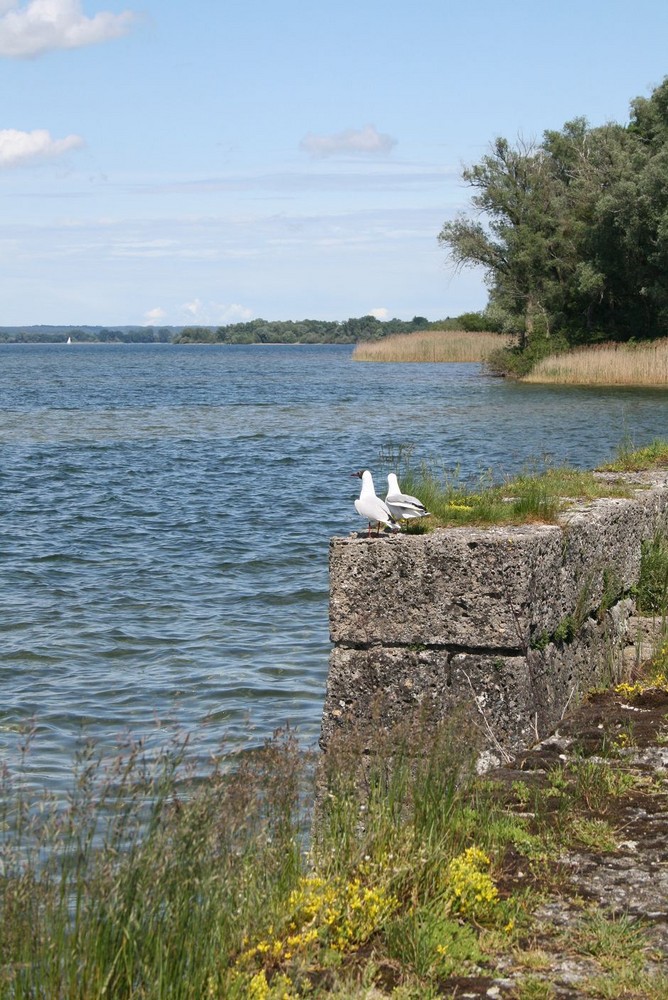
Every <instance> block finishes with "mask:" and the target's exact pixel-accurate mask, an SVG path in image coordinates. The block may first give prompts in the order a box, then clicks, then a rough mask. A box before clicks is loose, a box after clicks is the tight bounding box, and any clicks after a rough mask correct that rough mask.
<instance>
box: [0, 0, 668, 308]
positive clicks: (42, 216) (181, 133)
mask: <svg viewBox="0 0 668 1000" xmlns="http://www.w3.org/2000/svg"><path fill="white" fill-rule="evenodd" d="M666 74H668V4H667V3H665V0H635V2H633V3H631V2H628V0H627V2H619V0H560V2H559V3H553V4H547V3H539V2H537V0H505V2H504V0H468V2H466V3H463V2H454V0H415V2H414V3H412V4H407V3H398V2H397V0H383V2H382V3H381V2H380V0H378V2H377V0H338V2H337V3H336V4H332V5H329V4H322V3H310V4H307V3H306V2H304V0H301V2H296V0H283V2H281V3H279V2H276V0H192V2H186V0H137V2H134V0H121V2H117V0H0V95H2V96H1V97H0V203H1V206H2V210H1V211H2V227H1V228H0V269H1V274H2V278H1V279H0V289H1V296H0V326H7V325H19V324H36V323H54V324H63V323H72V324H105V325H113V324H119V325H120V324H149V323H151V324H155V325H163V324H164V325H181V324H193V323H197V324H200V323H201V324H206V325H212V324H214V325H215V324H219V323H229V322H236V321H239V320H246V319H251V318H254V317H257V316H262V317H264V318H265V319H302V318H304V317H312V318H320V319H339V320H341V319H346V318H347V317H349V316H361V315H364V314H365V313H370V312H372V313H374V314H375V315H377V316H378V317H379V318H385V317H391V316H397V317H400V318H402V319H410V318H411V317H412V316H413V315H416V314H418V315H422V316H426V317H428V318H429V319H440V318H443V317H445V316H448V315H451V316H452V315H457V314H458V313H460V312H462V311H465V310H469V309H479V308H482V307H483V306H484V304H485V301H486V293H485V287H484V283H483V281H482V275H481V274H479V273H477V272H475V271H464V272H461V273H459V274H456V273H454V272H453V270H452V268H451V267H450V266H449V264H448V261H447V258H446V256H445V253H444V251H443V250H442V249H441V248H440V247H439V246H438V243H437V235H438V232H439V230H440V228H441V226H442V224H443V222H444V221H445V220H446V219H450V218H452V217H454V215H456V213H457V212H458V211H462V210H466V208H467V205H468V197H469V192H468V190H467V188H466V186H465V185H464V184H463V183H462V181H461V177H460V175H461V168H462V166H463V165H465V164H467V163H471V162H475V161H476V160H477V159H479V158H480V157H481V156H482V155H484V153H485V152H486V150H487V147H488V145H489V143H490V141H491V140H492V139H493V138H494V137H495V136H497V135H504V136H506V137H507V138H509V139H511V140H514V139H516V138H518V137H520V136H522V137H524V138H525V139H528V138H540V136H541V134H542V132H543V131H544V130H545V129H548V128H560V127H561V126H562V125H563V123H564V122H565V121H567V120H568V119H570V118H573V117H576V116H578V115H584V116H585V117H587V118H588V120H589V121H590V122H591V124H593V125H597V124H601V123H603V122H605V121H610V120H615V121H619V122H625V121H627V120H628V108H629V101H630V100H631V99H632V98H633V97H636V96H647V95H649V93H650V92H651V89H652V87H654V86H656V85H657V84H658V83H660V82H661V80H662V79H663V77H664V76H665V75H666Z"/></svg>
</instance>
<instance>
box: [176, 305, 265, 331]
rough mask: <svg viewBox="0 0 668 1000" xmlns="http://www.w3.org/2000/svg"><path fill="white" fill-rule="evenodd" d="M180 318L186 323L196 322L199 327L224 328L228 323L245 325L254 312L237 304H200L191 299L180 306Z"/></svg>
mask: <svg viewBox="0 0 668 1000" xmlns="http://www.w3.org/2000/svg"><path fill="white" fill-rule="evenodd" d="M181 311H182V314H183V315H182V318H181V321H183V319H185V322H186V323H192V321H193V320H196V321H197V323H198V324H199V325H200V326H225V325H227V324H228V323H245V322H246V321H247V320H249V319H252V318H253V316H254V315H255V312H254V311H253V310H252V309H249V308H248V306H243V305H241V304H240V303H239V302H232V303H231V304H230V305H224V304H222V303H220V302H202V300H201V299H197V298H196V299H193V300H192V301H191V302H184V303H183V305H182V306H181Z"/></svg>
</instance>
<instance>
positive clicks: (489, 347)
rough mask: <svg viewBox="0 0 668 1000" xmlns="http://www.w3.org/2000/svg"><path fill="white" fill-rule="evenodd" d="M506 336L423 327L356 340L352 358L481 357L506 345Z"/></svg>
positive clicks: (453, 359)
mask: <svg viewBox="0 0 668 1000" xmlns="http://www.w3.org/2000/svg"><path fill="white" fill-rule="evenodd" d="M509 343H510V339H509V338H508V337H504V336H500V335H499V334H497V333H469V332H467V331H465V330H423V331H419V332H418V333H399V334H394V335H391V336H389V337H384V338H383V339H382V340H374V341H370V342H365V343H361V344H357V345H356V347H355V350H354V351H353V361H402V362H403V361H438V362H449V363H454V362H464V361H484V360H485V359H486V358H487V357H488V355H489V354H491V353H492V351H494V350H497V349H498V348H499V347H507V346H508V344H509Z"/></svg>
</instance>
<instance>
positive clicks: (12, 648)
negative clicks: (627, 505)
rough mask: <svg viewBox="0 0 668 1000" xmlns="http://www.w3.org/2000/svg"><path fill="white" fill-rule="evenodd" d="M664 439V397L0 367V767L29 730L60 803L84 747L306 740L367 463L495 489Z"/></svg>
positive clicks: (277, 369) (98, 361) (141, 352)
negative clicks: (129, 740) (421, 467)
mask: <svg viewBox="0 0 668 1000" xmlns="http://www.w3.org/2000/svg"><path fill="white" fill-rule="evenodd" d="M657 435H660V436H666V437H668V396H667V395H666V393H664V392H658V391H639V390H616V391H611V390H585V389H578V388H572V389H560V388H548V387H540V386H520V385H516V384H513V383H510V382H505V381H503V380H498V379H493V378H490V377H487V376H485V375H482V374H481V373H480V370H479V368H478V366H477V365H429V364H425V365H368V364H356V363H353V362H351V360H350V348H348V347H340V346H324V347H282V346H272V347H259V346H248V347H242V346H237V347H185V346H183V347H180V346H172V345H74V346H72V347H66V346H65V345H3V346H0V445H1V447H2V465H1V467H0V511H1V518H0V559H1V563H2V576H1V579H0V690H1V692H2V699H1V702H0V761H1V760H3V759H8V760H10V761H11V759H12V758H13V757H14V756H15V754H16V752H17V739H18V737H17V731H18V729H19V728H20V727H21V726H22V725H24V724H26V723H27V722H28V720H31V719H34V720H35V721H36V730H37V732H36V738H35V743H34V749H33V751H31V754H32V761H33V767H34V768H35V769H36V770H37V771H38V772H39V776H40V779H41V780H43V781H44V782H46V783H47V784H51V785H52V786H54V787H58V786H60V785H61V784H62V782H63V781H64V780H65V778H66V776H67V775H68V774H69V771H70V767H71V760H72V753H73V750H74V748H75V747H76V745H77V742H78V741H79V739H80V737H81V734H82V733H83V732H85V733H87V734H90V735H92V736H94V737H95V738H96V739H98V740H100V741H101V742H102V743H103V744H104V743H113V741H114V740H115V739H116V738H117V736H118V734H120V733H123V732H126V731H132V732H133V733H136V734H138V735H144V734H151V733H155V732H156V729H157V727H158V726H159V725H165V724H166V723H169V724H170V725H171V724H174V723H175V724H178V725H179V726H180V727H182V729H184V730H185V731H187V732H192V733H196V734H197V736H198V738H199V742H200V745H201V746H202V748H203V749H204V751H206V750H207V749H208V748H210V749H213V748H214V747H216V746H217V745H218V743H219V741H220V740H221V739H223V738H224V739H225V740H226V741H227V742H228V745H229V744H231V745H239V744H241V743H248V742H259V741H261V740H262V739H263V738H264V737H266V736H267V735H269V734H270V733H271V732H272V731H273V730H274V729H275V728H276V727H278V726H281V725H284V724H285V723H290V725H292V726H294V727H296V728H297V730H298V731H299V733H301V734H302V736H303V737H304V739H305V740H306V741H312V740H314V739H315V738H316V736H317V732H318V728H319V721H320V711H321V706H322V701H323V695H324V687H325V680H326V672H327V657H328V653H329V643H328V630H327V548H328V541H329V538H330V536H331V535H333V534H347V533H348V532H350V531H351V530H356V529H358V528H361V527H362V524H361V522H359V519H358V518H357V515H356V513H355V510H354V508H353V500H354V498H355V496H356V495H357V494H356V485H355V484H357V486H359V483H358V482H357V481H356V480H353V479H351V478H350V472H352V471H354V470H356V469H358V468H361V467H369V468H371V469H372V470H373V471H374V474H375V476H376V484H377V487H378V492H381V489H382V488H383V487H384V485H385V483H384V476H385V474H386V473H387V471H388V469H387V468H386V467H384V466H383V464H382V461H381V460H380V458H379V455H380V452H381V450H383V449H385V450H387V449H388V447H394V448H396V447H397V446H398V445H399V444H404V445H406V444H409V445H412V446H413V449H414V450H413V457H414V459H415V460H417V461H419V460H420V459H423V458H424V459H426V460H428V461H438V462H439V463H443V464H444V465H445V466H446V467H449V468H455V467H456V466H459V468H460V469H461V472H462V474H463V475H468V474H473V473H476V472H480V471H482V470H484V469H486V468H489V467H492V468H494V469H495V470H497V471H499V472H502V471H507V472H512V471H514V470H517V469H518V468H520V467H522V466H523V465H524V464H525V463H526V462H527V461H528V460H531V459H536V458H538V457H540V456H542V455H545V454H549V455H550V456H552V457H553V458H554V459H555V460H557V461H568V462H570V463H572V464H574V465H579V466H583V467H591V466H592V465H594V464H596V463H597V462H600V461H601V460H603V459H605V458H607V457H608V456H610V455H612V454H613V453H614V451H615V448H616V447H617V446H618V444H619V442H620V441H621V440H622V438H623V437H625V436H630V437H632V438H633V440H634V441H635V442H636V443H637V444H641V443H644V442H646V441H648V440H650V439H651V438H653V437H655V436H657Z"/></svg>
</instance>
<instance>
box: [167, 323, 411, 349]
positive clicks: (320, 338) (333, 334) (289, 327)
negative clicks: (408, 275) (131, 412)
mask: <svg viewBox="0 0 668 1000" xmlns="http://www.w3.org/2000/svg"><path fill="white" fill-rule="evenodd" d="M429 325H430V324H429V320H427V319H425V317H424V316H414V317H413V319H412V320H407V321H406V320H400V319H389V320H383V321H382V322H381V320H379V319H376V317H375V316H361V317H359V318H357V319H347V320H345V321H344V322H337V321H335V320H321V319H303V320H298V321H295V320H271V321H267V320H266V319H253V320H250V321H249V322H247V323H230V324H229V325H228V326H219V327H209V326H188V327H186V328H185V329H184V330H182V332H181V334H180V335H179V336H178V337H176V338H175V341H176V343H179V344H194V343H197V344H202V343H205V344H355V343H357V342H358V341H360V340H378V339H380V338H381V337H385V336H387V335H388V334H390V333H411V332H413V331H414V330H424V329H426V328H427V327H428V326H429Z"/></svg>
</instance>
